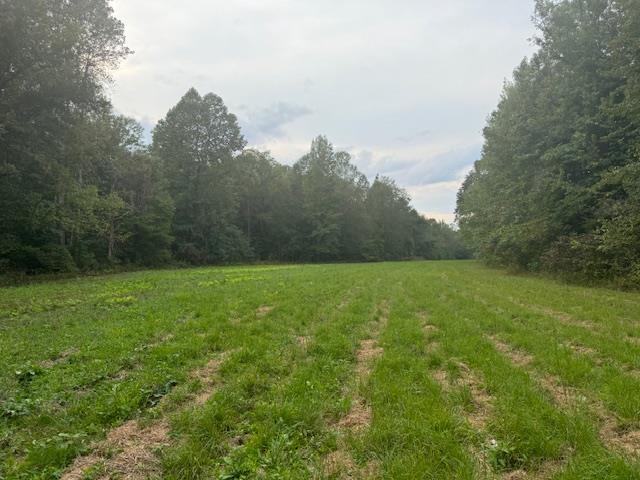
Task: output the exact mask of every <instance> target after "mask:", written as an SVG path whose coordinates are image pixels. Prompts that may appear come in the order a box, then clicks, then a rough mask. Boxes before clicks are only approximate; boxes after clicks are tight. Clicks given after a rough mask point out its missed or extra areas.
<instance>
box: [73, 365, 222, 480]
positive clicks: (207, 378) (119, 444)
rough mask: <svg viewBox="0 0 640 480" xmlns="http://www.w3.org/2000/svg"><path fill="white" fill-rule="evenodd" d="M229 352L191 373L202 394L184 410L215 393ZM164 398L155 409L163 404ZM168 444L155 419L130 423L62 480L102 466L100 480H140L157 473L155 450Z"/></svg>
mask: <svg viewBox="0 0 640 480" xmlns="http://www.w3.org/2000/svg"><path fill="white" fill-rule="evenodd" d="M228 354H229V352H227V353H224V354H222V355H219V356H218V357H216V358H214V359H212V360H210V361H209V362H208V363H207V364H206V365H205V366H204V367H202V368H200V369H197V370H195V371H194V372H192V373H191V378H194V379H197V380H199V381H200V383H201V384H202V389H201V392H200V393H198V394H197V395H196V396H195V397H194V398H193V401H192V402H189V403H188V404H187V405H186V407H191V406H199V405H202V404H204V403H205V402H206V401H207V400H208V399H209V397H211V395H212V394H213V393H214V387H215V383H216V378H217V374H218V370H219V368H220V365H221V364H222V362H223V361H224V360H225V359H226V357H227V356H228ZM163 402H164V398H163V399H161V400H160V403H159V404H158V405H157V406H156V408H158V407H161V406H162V405H163ZM169 444H170V439H169V424H168V423H167V422H166V421H165V420H162V419H161V420H157V421H153V422H151V423H150V424H149V425H146V426H142V425H140V423H139V422H138V421H137V420H129V421H127V422H125V423H123V424H122V425H120V426H119V427H116V428H114V429H112V430H111V431H109V433H108V434H107V438H106V439H104V440H103V441H102V442H100V443H98V444H97V445H96V447H95V449H94V451H93V452H92V453H90V454H89V455H85V456H82V457H78V458H76V459H75V461H74V462H73V464H72V465H71V467H69V469H68V470H67V471H66V472H65V473H64V474H63V475H62V477H60V478H61V480H81V479H83V478H84V476H85V472H86V471H87V470H88V469H90V468H92V467H95V466H98V465H102V467H103V468H102V469H101V470H102V471H104V472H105V473H104V474H103V475H102V476H100V477H99V478H100V480H106V479H108V478H111V477H112V476H113V477H115V478H124V479H128V480H143V479H146V478H149V477H152V476H154V475H158V474H159V473H160V462H159V459H158V457H157V456H156V451H157V450H158V449H160V448H162V447H164V446H167V445H169Z"/></svg>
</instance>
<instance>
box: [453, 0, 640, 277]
mask: <svg viewBox="0 0 640 480" xmlns="http://www.w3.org/2000/svg"><path fill="white" fill-rule="evenodd" d="M639 15H640V8H639V6H638V3H637V2H632V1H614V0H562V1H548V0H538V1H537V4H536V19H535V20H536V24H537V26H538V29H539V31H540V35H539V37H538V38H537V39H536V42H537V44H538V46H539V50H538V51H537V52H536V53H535V54H534V55H533V56H532V58H531V59H529V60H524V61H523V62H522V63H521V65H520V66H519V67H518V68H517V69H516V70H515V72H514V76H513V81H512V82H510V83H508V84H507V85H505V88H504V92H503V96H502V99H501V101H500V103H499V105H498V108H497V110H496V111H495V112H494V113H493V114H492V115H491V117H490V118H489V121H488V124H487V127H486V128H485V130H484V136H485V145H484V149H483V153H482V158H481V159H480V160H478V161H477V162H476V164H475V167H474V169H473V171H472V172H471V173H470V174H469V176H468V177H467V179H466V181H465V182H464V184H463V186H462V188H461V190H460V192H459V194H458V206H457V216H458V221H459V225H460V229H461V232H462V235H463V237H464V238H465V240H466V242H467V243H468V244H469V245H470V246H472V247H473V249H474V250H475V251H476V252H477V254H478V255H479V256H480V257H481V258H483V259H485V260H486V261H488V262H489V263H493V264H497V265H502V266H507V267H515V268H519V269H528V270H534V271H550V272H553V273H556V274H560V275H562V276H565V277H567V278H579V279H581V280H598V281H612V280H617V281H619V282H622V283H627V284H635V285H637V272H638V268H639V267H638V265H639V263H638V262H639V260H640V250H639V247H638V245H640V243H639V242H638V231H637V228H636V227H635V226H636V225H637V224H638V223H637V221H636V220H637V219H638V218H640V217H639V212H640V190H638V187H637V185H638V178H639V175H640V171H639V170H638V165H639V164H640V156H639V154H638V152H639V150H638V145H639V144H640V121H639V119H640V116H639V115H638V113H639V111H640V110H638V100H637V98H638V97H637V94H636V93H637V92H638V84H639V82H640V71H638V67H637V64H638V59H637V52H638V50H637V49H636V50H633V47H632V46H633V45H637V44H638V39H639V38H640V29H639V28H638V26H639V25H640V21H639Z"/></svg>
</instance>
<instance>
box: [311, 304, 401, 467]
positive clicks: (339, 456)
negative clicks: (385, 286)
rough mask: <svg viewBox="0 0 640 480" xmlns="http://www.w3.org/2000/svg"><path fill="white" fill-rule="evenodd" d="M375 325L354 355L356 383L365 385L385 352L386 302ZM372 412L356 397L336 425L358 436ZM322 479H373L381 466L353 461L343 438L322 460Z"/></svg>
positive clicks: (366, 425)
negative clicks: (380, 341) (381, 341)
mask: <svg viewBox="0 0 640 480" xmlns="http://www.w3.org/2000/svg"><path fill="white" fill-rule="evenodd" d="M376 315H377V322H376V323H375V324H374V325H373V326H372V328H371V335H372V338H369V339H365V340H362V341H361V342H360V347H359V348H358V351H357V352H356V366H355V372H356V376H357V380H358V382H359V383H362V382H365V381H366V380H367V378H368V377H369V375H371V369H372V364H373V362H374V361H375V359H376V358H378V357H380V356H381V355H382V353H383V352H384V349H383V348H382V347H380V346H379V345H378V340H377V337H378V336H379V334H380V332H381V331H382V330H383V329H384V327H385V326H386V324H387V321H388V315H389V307H388V305H387V304H386V303H381V304H380V305H379V306H378V309H377V312H376ZM372 418H373V411H372V409H371V406H370V405H368V404H367V402H366V401H365V400H364V399H363V398H362V397H360V396H359V395H356V396H355V397H354V398H353V400H352V402H351V408H350V410H349V412H348V413H347V414H346V415H345V416H344V417H342V418H340V419H339V420H338V422H337V423H336V424H335V425H336V426H337V427H338V429H340V430H341V431H342V432H344V433H356V434H357V433H359V432H361V431H362V430H366V429H367V428H369V426H370V425H371V421H372ZM322 471H323V474H324V476H325V477H323V478H326V477H334V478H339V479H354V480H355V479H362V480H368V479H375V478H379V477H380V464H379V463H378V462H376V461H370V462H369V463H367V464H366V465H365V466H360V465H358V464H357V463H356V462H355V461H354V460H353V458H352V456H351V454H350V453H349V451H348V448H347V446H346V445H345V443H344V440H343V439H339V440H338V449H337V450H335V451H333V452H331V453H329V454H328V455H327V456H326V457H325V458H324V459H323V461H322Z"/></svg>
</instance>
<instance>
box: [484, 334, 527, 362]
mask: <svg viewBox="0 0 640 480" xmlns="http://www.w3.org/2000/svg"><path fill="white" fill-rule="evenodd" d="M489 339H490V340H491V342H492V343H493V345H494V347H495V348H496V350H498V351H499V352H500V353H502V354H503V355H504V356H505V357H507V358H508V359H509V360H511V362H513V363H514V364H516V365H518V366H519V367H526V366H528V365H530V364H531V363H533V356H531V355H529V354H528V353H525V352H523V351H522V350H518V349H516V348H514V347H512V346H511V345H508V344H506V343H504V342H503V341H501V340H500V339H499V338H497V337H495V336H490V337H489Z"/></svg>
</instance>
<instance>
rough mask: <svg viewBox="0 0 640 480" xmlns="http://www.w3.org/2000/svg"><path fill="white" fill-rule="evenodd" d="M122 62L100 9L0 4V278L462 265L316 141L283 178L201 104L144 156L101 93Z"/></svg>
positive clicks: (161, 127) (385, 184)
mask: <svg viewBox="0 0 640 480" xmlns="http://www.w3.org/2000/svg"><path fill="white" fill-rule="evenodd" d="M130 53H132V52H130V50H129V49H128V48H127V47H126V45H125V37H124V26H123V24H122V23H121V22H120V21H119V20H118V19H116V18H115V17H114V14H113V10H112V8H111V6H110V4H109V1H108V0H82V1H80V0H65V1H63V0H0V223H1V225H2V228H1V229H0V271H10V270H17V271H24V272H66V271H77V270H95V269H103V268H107V267H112V266H114V265H124V266H126V265H141V266H155V265H163V264H167V263H171V262H182V263H187V264H195V265H204V264H216V263H229V262H246V261H318V262H319V261H367V260H391V259H404V258H412V257H421V258H428V259H440V258H458V257H464V256H465V255H466V250H465V248H464V247H462V245H461V243H460V242H459V240H458V236H457V232H455V231H454V230H452V229H451V228H450V227H449V226H447V225H446V224H444V223H442V222H437V221H435V220H430V219H426V218H423V217H422V216H421V215H419V214H418V213H417V212H416V210H415V209H413V208H412V207H411V205H410V198H409V197H408V195H407V193H406V192H405V191H404V190H403V189H401V188H400V187H398V186H397V185H396V184H395V183H394V182H393V181H392V180H391V179H389V178H386V177H376V179H375V180H374V181H373V182H372V183H370V182H369V181H368V180H367V178H366V177H365V176H364V175H363V174H362V173H361V172H360V171H358V169H357V168H356V166H355V165H354V164H353V163H352V161H351V158H350V156H349V154H348V153H345V152H341V151H337V150H335V149H334V147H333V146H332V145H331V143H330V142H329V141H328V140H327V139H326V138H325V137H322V136H319V137H317V138H316V139H315V140H314V141H313V142H312V144H311V148H310V151H309V153H307V154H306V155H304V156H303V157H302V158H301V159H300V160H299V161H297V162H296V163H295V164H294V165H293V166H287V165H282V164H279V163H278V162H276V161H275V160H274V159H273V158H272V157H271V156H270V155H269V153H268V152H261V151H257V150H253V149H249V148H247V142H246V140H245V139H244V137H243V135H242V132H241V129H240V127H239V125H238V122H237V119H236V117H235V116H234V115H233V114H232V113H230V112H229V111H228V110H227V108H226V106H225V105H224V103H223V101H222V99H221V98H220V97H218V96H216V95H214V94H212V93H209V94H206V95H200V94H199V93H198V92H197V91H196V90H195V89H191V90H189V91H188V92H186V94H185V95H184V96H183V97H182V98H181V99H180V100H179V102H178V103H177V104H176V105H175V106H174V107H173V108H172V109H171V110H169V112H168V113H167V114H166V116H165V117H164V118H163V119H162V120H160V121H159V122H158V124H157V126H156V127H155V129H154V131H153V141H152V143H151V145H146V144H145V143H144V141H143V130H142V127H141V126H140V125H139V124H138V123H137V122H135V121H134V120H132V119H130V118H126V117H123V116H121V115H118V114H117V113H115V112H114V110H113V107H112V105H111V103H110V101H109V99H108V97H107V95H106V93H105V84H106V82H108V80H109V71H110V70H111V69H113V68H114V67H116V66H117V65H118V63H119V62H120V61H121V60H122V59H124V58H125V57H126V56H127V55H129V54H130Z"/></svg>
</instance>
